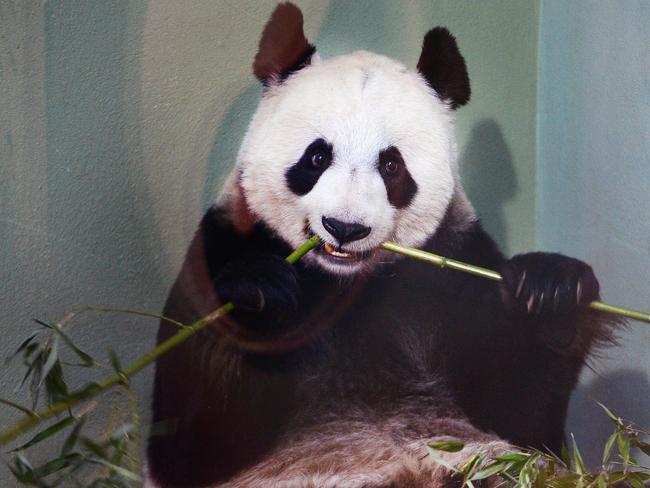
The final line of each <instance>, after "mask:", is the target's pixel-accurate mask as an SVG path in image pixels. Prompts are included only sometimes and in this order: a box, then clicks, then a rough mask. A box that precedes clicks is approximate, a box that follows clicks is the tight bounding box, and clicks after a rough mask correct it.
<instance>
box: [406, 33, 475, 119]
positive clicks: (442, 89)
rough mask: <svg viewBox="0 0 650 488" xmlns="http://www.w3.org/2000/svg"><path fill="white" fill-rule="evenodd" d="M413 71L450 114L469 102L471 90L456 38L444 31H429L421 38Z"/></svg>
mask: <svg viewBox="0 0 650 488" xmlns="http://www.w3.org/2000/svg"><path fill="white" fill-rule="evenodd" d="M417 69H418V71H419V72H420V73H421V74H422V76H424V78H425V79H426V80H427V82H428V83H429V85H430V86H431V87H432V88H433V89H434V90H435V91H436V92H437V93H438V95H439V96H440V99H441V100H444V101H446V102H448V103H449V106H450V108H451V109H452V110H455V109H457V108H458V107H461V106H463V105H465V104H466V103H467V102H469V99H470V96H471V90H470V84H469V76H468V74H467V67H466V66H465V59H464V58H463V56H462V55H461V54H460V51H459V49H458V45H457V44H456V38H455V37H454V36H452V35H451V33H450V32H449V31H448V30H447V29H445V28H444V27H436V28H434V29H431V30H430V31H429V32H428V33H427V35H426V36H424V42H423V43H422V53H421V54H420V60H419V61H418V66H417Z"/></svg>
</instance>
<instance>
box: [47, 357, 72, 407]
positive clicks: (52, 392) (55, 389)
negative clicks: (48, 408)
mask: <svg viewBox="0 0 650 488" xmlns="http://www.w3.org/2000/svg"><path fill="white" fill-rule="evenodd" d="M45 391H46V393H47V400H48V402H49V403H50V405H51V404H53V403H56V402H58V401H61V400H63V399H65V398H67V396H68V395H69V393H68V385H67V384H66V382H65V379H64V377H63V367H62V366H61V362H60V361H56V362H55V364H54V366H53V367H52V369H51V370H50V372H49V374H48V375H47V377H46V378H45Z"/></svg>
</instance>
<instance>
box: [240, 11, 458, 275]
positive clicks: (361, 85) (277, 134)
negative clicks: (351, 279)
mask: <svg viewBox="0 0 650 488" xmlns="http://www.w3.org/2000/svg"><path fill="white" fill-rule="evenodd" d="M302 23H303V19H302V14H301V12H300V10H299V9H298V8H297V7H296V6H294V5H293V4H289V3H285V4H280V5H279V6H278V7H277V8H276V10H275V11H274V13H273V15H272V17H271V19H270V20H269V22H268V23H267V25H266V27H265V30H264V32H263V34H262V38H261V41H260V48H259V52H258V54H257V56H256V59H255V63H254V65H253V69H254V72H255V74H256V76H257V77H258V79H259V80H260V81H261V82H262V83H263V85H264V92H263V96H262V99H261V102H260V104H259V106H258V108H257V111H256V113H255V115H254V117H253V120H252V121H251V124H250V126H249V129H248V132H247V133H246V136H245V137H244V140H243V143H242V146H241V149H240V152H239V155H238V161H237V168H236V172H237V175H238V180H239V181H238V183H239V184H238V186H239V187H240V188H241V192H242V193H243V197H244V200H245V202H246V206H247V210H248V211H249V212H250V213H251V214H252V215H253V216H254V218H255V219H256V220H258V221H262V222H263V223H264V224H265V225H266V226H267V227H269V228H270V229H271V230H272V231H273V232H274V233H275V234H276V235H277V236H279V237H280V238H281V239H283V240H284V241H286V242H287V243H288V244H289V245H291V246H292V247H297V246H299V245H300V244H302V243H303V242H304V241H305V240H306V239H307V238H309V237H310V236H312V235H314V234H316V235H318V236H319V237H320V238H321V240H322V241H323V243H324V244H323V245H322V246H321V247H319V248H318V249H317V250H316V251H314V252H312V253H310V254H309V255H308V257H307V258H308V261H309V262H310V263H312V264H316V265H318V266H320V267H321V268H323V269H325V270H326V271H328V272H330V273H334V274H353V273H357V272H359V271H362V270H368V269H371V268H372V266H373V265H374V264H375V263H377V262H378V261H385V260H386V259H387V256H386V255H385V254H382V251H381V250H380V247H379V246H380V244H381V243H382V242H383V241H386V240H393V241H396V242H399V243H402V244H405V245H410V246H418V245H421V244H422V243H424V242H425V241H426V240H427V239H428V238H429V237H430V236H431V235H433V234H434V233H435V231H436V229H437V228H438V226H439V224H440V223H441V221H442V219H443V217H444V216H445V214H446V212H447V209H448V207H449V205H450V202H451V200H452V196H453V195H454V193H455V192H457V191H458V178H457V173H458V171H457V161H456V160H457V156H456V144H455V138H454V126H453V119H454V117H453V111H454V110H455V109H456V108H457V107H459V106H461V105H464V104H465V103H467V101H468V100H469V97H470V88H469V80H468V77H467V71H466V68H465V62H464V60H463V58H462V56H461V55H460V53H459V51H458V47H457V45H456V42H455V39H454V38H453V36H452V35H451V34H450V33H449V32H448V31H447V30H446V29H444V28H435V29H433V30H431V31H430V32H429V33H428V34H427V35H426V36H425V38H424V43H423V48H422V54H421V56H420V60H419V62H418V66H417V70H411V69H408V68H407V67H405V66H404V65H402V64H401V63H399V62H397V61H395V60H392V59H389V58H387V57H384V56H380V55H378V54H373V53H370V52H364V51H359V52H354V53H352V54H348V55H343V56H338V57H334V58H331V59H325V60H323V59H320V58H319V57H318V55H317V54H316V52H315V48H314V47H313V46H312V45H311V44H309V42H308V41H307V40H306V38H305V36H304V33H303V29H302ZM461 191H462V190H461Z"/></svg>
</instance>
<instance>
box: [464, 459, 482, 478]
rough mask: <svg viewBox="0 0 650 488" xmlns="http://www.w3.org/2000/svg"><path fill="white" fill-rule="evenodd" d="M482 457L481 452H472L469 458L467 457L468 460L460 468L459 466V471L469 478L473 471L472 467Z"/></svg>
mask: <svg viewBox="0 0 650 488" xmlns="http://www.w3.org/2000/svg"><path fill="white" fill-rule="evenodd" d="M482 459H483V456H482V455H481V454H474V455H473V456H472V457H471V458H469V461H467V462H466V463H465V464H464V465H463V467H462V468H460V470H461V472H462V473H464V474H465V478H466V479H467V478H471V475H472V473H473V470H474V467H475V466H476V465H477V464H478V463H480V462H481V461H482Z"/></svg>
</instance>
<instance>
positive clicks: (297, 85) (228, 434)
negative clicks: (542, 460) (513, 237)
mask: <svg viewBox="0 0 650 488" xmlns="http://www.w3.org/2000/svg"><path fill="white" fill-rule="evenodd" d="M302 24H303V19H302V14H301V12H300V10H299V9H298V8H297V7H296V6H294V5H292V4H289V3H285V4H280V5H279V6H278V7H277V8H276V10H275V11H274V13H273V14H272V16H271V18H270V20H269V21H268V23H267V25H266V27H265V29H264V31H263V33H262V37H261V40H260V44H259V52H258V53H257V56H256V58H255V61H254V64H253V71H254V73H255V75H256V76H257V78H258V79H259V80H260V81H261V83H262V84H263V87H264V88H263V95H262V97H261V101H260V103H259V106H258V108H257V111H256V112H255V114H254V116H253V119H252V121H251V122H250V126H249V128H248V131H247V132H246V134H245V137H244V140H243V142H242V145H241V149H240V152H239V155H238V158H237V161H236V164H235V167H234V169H233V170H232V173H231V175H230V177H229V179H228V181H227V183H226V184H225V187H224V189H223V191H222V194H221V195H220V196H219V198H218V199H217V200H216V203H215V204H214V205H213V206H212V207H211V208H210V209H209V210H208V211H207V213H206V214H205V216H204V218H203V219H202V222H201V224H200V226H199V228H198V230H197V232H196V234H195V236H194V238H193V240H192V242H191V244H190V247H189V250H188V252H187V256H186V259H185V262H184V264H183V267H182V270H181V272H180V274H179V276H178V278H177V280H176V282H175V284H174V285H173V288H172V290H171V292H170V295H169V297H168V300H167V304H166V307H165V311H164V315H165V316H168V317H169V318H172V319H175V320H178V321H181V322H183V323H192V322H193V321H194V320H197V319H198V318H200V317H202V316H204V315H206V314H207V313H209V312H210V311H212V310H214V309H216V308H217V307H218V306H219V305H220V304H223V303H225V302H228V301H232V302H234V304H235V306H236V308H235V310H234V311H233V312H232V313H231V314H230V315H229V316H228V317H226V318H223V319H220V320H218V321H216V322H215V323H214V324H212V325H211V326H210V327H209V328H207V329H204V330H202V331H201V332H200V333H198V334H197V335H196V336H195V337H194V338H193V339H191V340H190V341H188V342H186V343H184V344H182V345H180V346H178V347H176V348H175V349H173V350H171V351H170V352H169V353H168V354H167V355H165V356H163V357H162V358H161V359H159V361H158V363H157V365H156V375H155V385H154V398H153V427H152V430H151V434H150V438H149V444H148V468H147V469H148V474H147V478H148V481H147V483H148V486H160V487H198V486H201V487H204V486H222V485H223V486H233V487H243V486H252V487H275V486H278V487H284V486H286V487H386V486H395V487H407V486H408V487H420V486H423V487H424V486H427V487H429V486H447V484H448V483H450V482H453V478H452V477H451V475H450V473H449V472H448V471H446V470H445V469H444V468H442V467H441V466H440V465H439V464H438V463H436V462H435V461H433V460H432V459H431V458H430V457H428V456H427V453H426V444H427V442H431V441H434V440H439V439H458V440H460V441H462V442H464V443H465V445H466V447H465V449H463V450H462V451H461V452H459V453H456V454H449V455H448V456H449V459H448V461H449V462H451V463H456V464H459V463H462V462H463V459H467V458H468V457H469V455H470V453H471V452H473V451H472V450H473V449H474V450H479V449H488V450H492V451H498V450H499V449H506V448H508V446H510V445H514V446H524V447H528V446H531V447H535V448H539V449H549V450H551V451H554V452H557V451H559V450H560V448H561V444H562V442H563V437H564V423H565V417H566V411H567V405H568V401H569V396H570V393H571V390H572V389H573V387H574V386H575V384H576V381H577V378H578V375H579V373H580V370H581V368H582V367H583V365H584V364H585V362H586V360H587V358H588V356H589V355H590V353H591V352H592V351H593V350H594V348H595V347H597V346H600V345H603V344H605V343H606V342H607V341H609V340H611V338H612V334H613V330H614V326H615V325H616V324H615V323H613V322H611V321H608V320H607V319H605V318H604V317H603V316H601V315H599V314H598V313H596V312H594V311H591V310H590V309H587V308H586V307H585V306H584V305H585V304H587V303H588V302H590V301H592V300H595V299H597V298H598V295H599V285H598V281H597V280H596V278H595V276H594V273H593V271H592V269H591V268H590V267H589V266H588V265H587V264H585V263H583V262H581V261H578V260H576V259H572V258H569V257H566V256H562V255H559V254H549V253H539V252H538V253H530V254H523V255H518V256H516V257H514V258H512V259H506V258H505V257H504V256H503V255H502V254H501V253H500V251H499V249H498V248H497V246H496V245H495V243H494V241H493V240H492V239H491V238H490V236H489V235H488V234H487V233H486V232H485V231H484V230H483V228H482V227H481V224H480V222H479V220H478V219H477V216H476V213H475V211H474V209H473V208H472V205H471V204H470V202H469V201H468V199H467V197H466V195H465V193H464V191H463V187H462V185H461V182H460V180H459V171H458V156H457V148H456V142H455V136H454V118H455V111H456V110H457V109H458V108H459V107H461V106H463V105H464V104H466V103H467V102H468V101H469V99H470V85H469V79H468V75H467V70H466V66H465V62H464V59H463V57H462V56H461V54H460V52H459V50H458V47H457V44H456V41H455V39H454V37H453V36H452V35H451V34H450V33H449V32H448V31H447V30H446V29H445V28H441V27H437V28H434V29H432V30H431V31H430V32H428V33H427V34H426V36H425V38H424V41H423V45H422V52H421V55H420V58H419V62H418V64H417V68H416V69H415V70H413V69H409V68H407V67H406V66H404V65H403V64H401V63H399V62H398V61H395V60H392V59H389V58H387V57H384V56H381V55H378V54H373V53H371V52H363V51H360V52H353V53H352V54H348V55H343V56H338V57H333V58H331V59H321V58H320V57H319V56H318V54H317V53H316V50H315V47H314V46H313V45H311V44H310V43H309V42H308V41H307V39H306V38H305V35H304V33H303V29H302ZM314 235H316V236H318V237H319V238H320V239H321V242H322V243H321V245H319V247H317V248H316V249H315V250H314V251H312V252H310V253H309V254H307V255H306V256H305V257H304V258H303V259H302V260H301V261H300V262H298V263H297V264H296V265H290V264H288V263H287V262H286V261H285V260H284V257H285V256H287V255H288V254H289V253H290V252H291V250H292V249H293V248H295V247H297V246H299V245H300V244H302V243H303V242H304V241H305V240H306V239H308V238H310V237H311V236H314ZM386 240H391V241H396V242H399V243H402V244H405V245H409V246H416V247H421V248H423V249H425V250H429V251H432V252H436V253H439V254H442V255H445V256H448V257H452V258H455V259H459V260H462V261H467V262H471V263H474V264H477V265H480V266H484V267H488V268H494V269H498V270H499V271H500V272H501V273H502V274H503V277H504V282H503V283H502V284H495V283H493V282H489V281H485V280H482V279H481V278H477V277H474V276H470V275H465V274H461V273H458V272H455V271H450V270H438V269H433V268H431V267H429V266H426V265H422V264H421V263H419V262H414V261H412V260H408V259H405V258H400V257H398V256H397V255H394V254H390V253H389V252H388V251H385V250H382V249H381V247H380V244H381V243H382V242H383V241H386ZM176 332H177V328H176V327H175V326H174V325H172V324H170V323H169V322H167V321H162V322H161V325H160V330H159V336H158V340H159V341H160V342H162V341H164V340H166V339H167V338H169V337H170V336H171V335H173V334H175V333H176Z"/></svg>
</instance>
